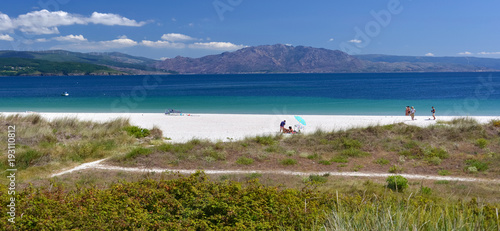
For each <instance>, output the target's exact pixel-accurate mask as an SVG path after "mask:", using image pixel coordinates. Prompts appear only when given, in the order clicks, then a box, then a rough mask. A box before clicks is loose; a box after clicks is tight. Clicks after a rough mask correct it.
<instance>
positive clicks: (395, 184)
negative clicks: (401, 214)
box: [385, 175, 408, 192]
mask: <svg viewBox="0 0 500 231" xmlns="http://www.w3.org/2000/svg"><path fill="white" fill-rule="evenodd" d="M385 181H386V182H387V187H388V188H390V189H392V190H394V191H397V192H402V191H404V190H405V189H406V188H408V180H407V179H406V178H404V177H402V176H399V175H397V176H389V177H387V179H386V180H385Z"/></svg>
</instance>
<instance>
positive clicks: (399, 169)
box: [389, 165, 403, 173]
mask: <svg viewBox="0 0 500 231" xmlns="http://www.w3.org/2000/svg"><path fill="white" fill-rule="evenodd" d="M389 172H390V173H400V172H403V167H401V166H399V165H393V166H391V167H390V168H389Z"/></svg>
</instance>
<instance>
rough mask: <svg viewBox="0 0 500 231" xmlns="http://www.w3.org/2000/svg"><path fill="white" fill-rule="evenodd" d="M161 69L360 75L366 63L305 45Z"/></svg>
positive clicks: (169, 63)
mask: <svg viewBox="0 0 500 231" xmlns="http://www.w3.org/2000/svg"><path fill="white" fill-rule="evenodd" d="M155 67H156V68H158V69H163V70H170V71H175V72H179V73H195V74H200V73H202V74H226V73H262V72H264V73H286V72H298V73H331V72H359V71H360V70H362V69H363V63H362V62H361V61H360V60H358V59H357V58H355V57H352V56H350V55H348V54H346V53H344V52H341V51H338V50H328V49H323V48H312V47H304V46H297V47H293V46H287V45H282V44H276V45H272V46H256V47H247V48H243V49H240V50H237V51H234V52H224V53H222V54H219V55H209V56H205V57H201V58H186V57H180V56H178V57H175V58H173V59H166V60H164V61H162V62H158V63H156V65H155Z"/></svg>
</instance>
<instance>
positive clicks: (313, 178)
mask: <svg viewBox="0 0 500 231" xmlns="http://www.w3.org/2000/svg"><path fill="white" fill-rule="evenodd" d="M309 181H310V182H313V183H320V184H323V183H326V182H327V181H328V178H326V177H324V176H320V175H314V174H313V175H309Z"/></svg>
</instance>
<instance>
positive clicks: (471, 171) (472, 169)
mask: <svg viewBox="0 0 500 231" xmlns="http://www.w3.org/2000/svg"><path fill="white" fill-rule="evenodd" d="M467 171H468V172H470V173H476V172H477V168H476V167H475V166H469V167H468V168H467Z"/></svg>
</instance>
